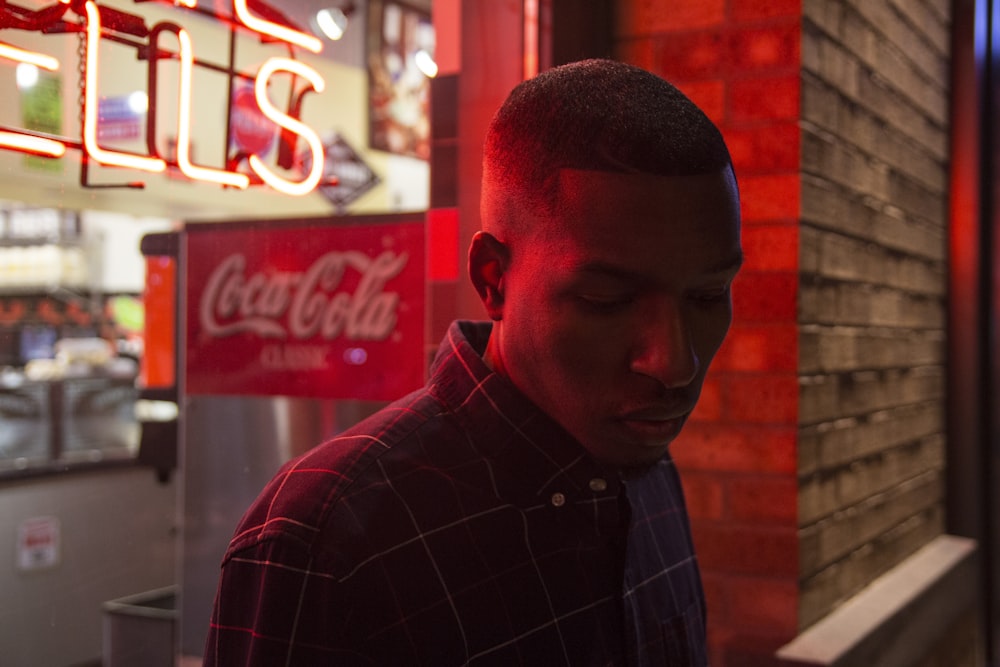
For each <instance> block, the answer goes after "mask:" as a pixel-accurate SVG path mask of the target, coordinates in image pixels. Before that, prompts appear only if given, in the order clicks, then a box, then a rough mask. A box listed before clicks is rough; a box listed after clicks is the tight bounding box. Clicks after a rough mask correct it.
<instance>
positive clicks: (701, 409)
mask: <svg viewBox="0 0 1000 667" xmlns="http://www.w3.org/2000/svg"><path fill="white" fill-rule="evenodd" d="M716 376H717V374H716V373H709V374H708V376H706V378H705V382H704V383H703V384H702V385H701V396H700V397H699V398H698V405H697V406H696V407H695V409H694V412H693V413H692V414H691V420H692V421H710V422H715V421H718V420H719V418H720V417H722V390H721V388H720V386H719V380H718V378H717V377H716Z"/></svg>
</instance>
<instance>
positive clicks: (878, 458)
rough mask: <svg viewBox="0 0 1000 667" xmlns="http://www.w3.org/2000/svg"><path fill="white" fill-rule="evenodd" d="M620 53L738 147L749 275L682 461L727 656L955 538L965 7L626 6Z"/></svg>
mask: <svg viewBox="0 0 1000 667" xmlns="http://www.w3.org/2000/svg"><path fill="white" fill-rule="evenodd" d="M616 7H617V9H616V12H617V13H616V21H617V24H616V56H617V57H618V58H620V59H622V60H625V61H628V62H633V63H635V64H638V65H640V66H643V67H645V68H647V69H649V70H651V71H654V72H656V73H658V74H660V75H661V76H664V77H665V78H667V79H668V80H670V81H672V82H674V83H675V84H677V85H678V87H680V88H681V89H682V90H684V91H685V92H686V93H687V94H688V95H689V96H690V97H692V98H693V99H694V100H695V101H696V102H697V103H698V104H699V105H700V106H701V107H702V108H703V109H705V111H706V112H707V113H708V114H709V115H710V116H711V117H712V118H713V120H715V121H716V123H717V124H718V125H719V126H720V128H721V129H722V131H723V134H724V135H725V136H726V139H727V141H728V143H729V145H730V149H731V151H732V153H733V158H734V162H735V164H736V169H737V173H738V176H739V181H740V189H741V195H742V203H743V220H744V229H743V243H744V249H745V251H746V255H747V264H746V269H745V271H744V272H743V274H742V275H741V276H740V278H739V279H738V282H737V284H736V286H735V322H734V326H733V330H732V332H731V334H730V337H729V339H728V340H727V341H726V343H725V345H724V347H723V349H722V350H721V351H720V354H719V357H718V358H717V360H716V362H715V365H714V366H713V369H712V371H711V373H710V375H709V379H708V381H707V383H706V387H705V391H704V394H703V398H702V402H701V404H700V405H699V408H698V410H697V412H696V415H695V417H696V418H695V419H693V420H692V423H691V424H690V425H689V426H688V428H687V429H686V431H685V433H684V434H683V435H682V437H681V439H680V440H678V442H677V443H675V445H674V447H673V453H674V456H675V459H676V460H677V461H678V464H679V465H680V466H681V467H682V468H683V477H684V480H685V489H686V493H687V497H688V502H689V509H690V512H691V515H692V519H693V528H694V532H695V541H696V543H697V547H698V552H699V558H700V561H701V564H702V570H703V575H704V578H705V584H706V593H707V595H708V598H709V640H710V644H711V646H710V651H711V654H712V664H713V665H717V666H722V667H726V666H735V665H739V666H740V667H745V666H752V665H758V664H759V665H766V664H772V663H773V659H772V657H771V656H773V652H774V649H775V648H777V646H779V645H780V644H782V643H783V642H784V641H786V640H787V639H789V638H791V637H792V636H794V635H795V634H796V633H797V632H799V631H800V630H802V629H804V628H805V627H807V626H809V625H810V624H811V623H813V622H814V621H816V620H818V619H819V618H821V617H823V616H825V615H827V614H828V613H829V612H830V611H831V610H832V609H833V608H835V607H836V606H837V604H838V603H839V602H841V601H842V600H844V599H845V598H847V597H849V596H850V595H852V594H853V593H856V592H857V591H858V590H860V589H861V588H863V587H864V586H865V585H866V584H867V583H869V582H870V581H871V580H872V579H874V578H875V577H876V576H878V575H879V574H881V573H883V572H885V571H886V570H888V569H889V568H890V567H892V566H893V565H896V564H898V563H899V562H900V561H902V560H903V559H905V558H906V557H907V556H908V555H910V554H911V553H913V552H914V551H915V550H916V549H917V548H918V547H919V546H921V545H923V544H925V543H926V542H927V541H929V540H930V539H931V538H933V537H934V536H936V535H938V534H940V533H941V532H942V520H943V509H942V504H943V473H942V468H943V459H944V414H943V394H944V315H945V309H944V297H945V295H944V291H945V286H946V267H945V248H946V243H945V223H946V204H947V183H946V177H947V155H948V153H947V151H948V146H947V136H948V135H947V111H948V108H947V99H948V88H947V86H948V65H949V58H948V51H949V45H948V35H949V17H948V12H949V3H948V1H947V0H671V1H670V2H665V1H657V0H622V1H621V2H619V3H617V5H616Z"/></svg>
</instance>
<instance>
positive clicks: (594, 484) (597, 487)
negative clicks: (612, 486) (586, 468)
mask: <svg viewBox="0 0 1000 667" xmlns="http://www.w3.org/2000/svg"><path fill="white" fill-rule="evenodd" d="M590 490H591V491H596V492H601V491H607V490H608V481H607V480H605V479H601V478H600V477H595V478H594V479H592V480H590Z"/></svg>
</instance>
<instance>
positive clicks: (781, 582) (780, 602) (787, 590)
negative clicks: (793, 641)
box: [726, 576, 799, 637]
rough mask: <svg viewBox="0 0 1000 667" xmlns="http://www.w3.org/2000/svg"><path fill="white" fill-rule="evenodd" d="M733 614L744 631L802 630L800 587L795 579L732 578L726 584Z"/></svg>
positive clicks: (788, 632) (787, 631) (790, 632)
mask: <svg viewBox="0 0 1000 667" xmlns="http://www.w3.org/2000/svg"><path fill="white" fill-rule="evenodd" d="M726 584H727V586H726V595H727V602H728V603H729V605H730V613H731V614H732V618H733V619H739V620H738V622H739V624H740V625H741V626H742V628H743V629H744V630H753V629H763V630H767V631H769V632H772V633H773V632H780V633H786V634H787V635H788V636H789V637H792V636H794V635H795V634H796V633H797V631H798V620H799V619H798V614H799V609H798V605H799V586H798V580H797V579H796V578H794V577H784V578H779V577H745V576H737V577H731V578H730V579H728V580H727V582H726Z"/></svg>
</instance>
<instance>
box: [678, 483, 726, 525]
mask: <svg viewBox="0 0 1000 667" xmlns="http://www.w3.org/2000/svg"><path fill="white" fill-rule="evenodd" d="M681 481H682V482H683V485H684V498H685V501H686V502H687V509H688V514H689V515H690V516H692V517H695V518H698V519H722V518H723V509H724V505H725V502H724V495H723V487H722V482H721V481H720V480H719V478H718V476H717V475H712V474H704V473H697V472H686V473H684V475H683V477H682V478H681Z"/></svg>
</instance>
